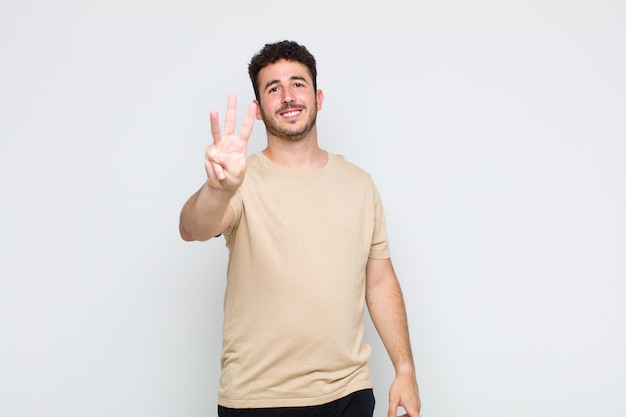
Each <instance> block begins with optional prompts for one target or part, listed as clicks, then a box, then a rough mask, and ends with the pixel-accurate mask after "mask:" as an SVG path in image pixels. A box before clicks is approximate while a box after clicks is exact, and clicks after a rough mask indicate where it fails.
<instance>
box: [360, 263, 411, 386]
mask: <svg viewBox="0 0 626 417" xmlns="http://www.w3.org/2000/svg"><path fill="white" fill-rule="evenodd" d="M379 273H380V272H379ZM383 273H384V275H383V276H382V277H377V279H370V280H368V285H367V291H366V301H367V307H368V310H369V313H370V317H371V318H372V322H373V323H374V326H375V327H376V330H377V332H378V334H379V336H380V338H381V340H382V342H383V344H384V346H385V349H386V350H387V352H388V354H389V357H390V359H391V362H392V363H393V366H394V368H395V370H396V373H405V372H409V373H411V374H413V373H414V372H415V369H414V363H413V355H412V352H411V342H410V339H409V330H408V323H407V316H406V308H405V305H404V299H403V296H402V291H401V289H400V284H399V283H398V280H397V278H396V276H395V273H394V272H393V268H392V267H391V266H389V267H388V268H385V270H384V271H383Z"/></svg>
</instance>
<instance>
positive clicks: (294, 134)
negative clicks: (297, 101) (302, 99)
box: [261, 103, 317, 142]
mask: <svg viewBox="0 0 626 417" xmlns="http://www.w3.org/2000/svg"><path fill="white" fill-rule="evenodd" d="M314 105H315V106H316V107H315V108H317V103H314ZM289 109H301V110H303V111H304V110H306V108H305V107H303V106H296V105H293V104H289V105H286V106H283V107H281V109H280V110H279V111H278V112H277V114H278V113H280V112H283V111H285V110H289ZM261 116H262V117H263V123H264V124H265V129H266V130H267V132H268V133H269V134H271V135H273V136H276V137H278V138H280V139H285V140H288V141H291V142H295V141H298V140H302V139H304V138H305V137H306V136H307V135H308V134H309V132H311V130H313V127H315V122H316V120H317V110H314V111H313V112H311V113H310V114H309V118H308V119H307V121H306V123H305V124H304V125H303V126H302V127H301V128H300V129H297V130H292V129H285V128H281V127H279V126H278V124H277V123H276V122H275V121H274V119H272V117H270V115H269V114H267V113H266V112H265V110H264V109H263V107H261ZM294 123H295V122H294Z"/></svg>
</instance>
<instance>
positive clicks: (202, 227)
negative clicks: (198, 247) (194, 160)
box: [178, 183, 233, 242]
mask: <svg viewBox="0 0 626 417" xmlns="http://www.w3.org/2000/svg"><path fill="white" fill-rule="evenodd" d="M232 196H233V193H232V192H230V191H226V190H221V189H213V188H211V187H210V186H209V185H208V183H204V184H203V185H202V187H200V189H199V190H198V191H197V192H196V193H195V194H194V195H192V196H191V197H190V198H189V200H187V202H186V203H185V205H184V206H183V209H182V211H181V213H180V223H179V227H178V229H179V231H180V236H181V237H182V238H183V240H186V241H188V242H189V241H193V240H199V241H205V240H209V239H211V238H212V237H215V236H219V235H220V234H222V233H223V232H224V230H226V228H227V227H228V226H229V225H230V223H231V221H232V219H233V211H232V209H231V208H230V205H229V204H228V203H229V202H230V199H231V198H232Z"/></svg>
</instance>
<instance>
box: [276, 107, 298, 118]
mask: <svg viewBox="0 0 626 417" xmlns="http://www.w3.org/2000/svg"><path fill="white" fill-rule="evenodd" d="M301 112H302V110H300V109H298V110H289V111H286V112H282V113H281V114H280V115H281V116H283V117H295V116H297V115H299V114H300V113H301Z"/></svg>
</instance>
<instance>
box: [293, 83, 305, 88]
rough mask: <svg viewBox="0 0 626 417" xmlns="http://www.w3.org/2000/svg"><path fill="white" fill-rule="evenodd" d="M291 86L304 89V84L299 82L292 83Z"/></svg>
mask: <svg viewBox="0 0 626 417" xmlns="http://www.w3.org/2000/svg"><path fill="white" fill-rule="evenodd" d="M293 85H294V87H304V84H303V83H300V82H298V83H294V84H293Z"/></svg>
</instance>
